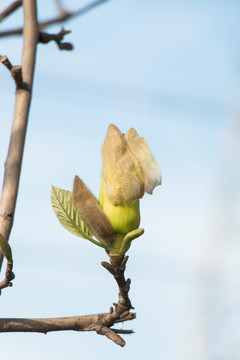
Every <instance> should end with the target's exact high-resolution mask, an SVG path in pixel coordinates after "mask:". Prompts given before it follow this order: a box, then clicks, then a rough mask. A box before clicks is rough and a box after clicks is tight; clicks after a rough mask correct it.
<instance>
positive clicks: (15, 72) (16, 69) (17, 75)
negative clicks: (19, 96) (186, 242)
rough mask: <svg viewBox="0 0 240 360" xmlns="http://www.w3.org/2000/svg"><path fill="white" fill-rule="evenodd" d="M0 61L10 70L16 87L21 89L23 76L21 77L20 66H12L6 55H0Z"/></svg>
mask: <svg viewBox="0 0 240 360" xmlns="http://www.w3.org/2000/svg"><path fill="white" fill-rule="evenodd" d="M0 61H1V63H2V64H3V65H5V66H6V68H7V69H8V70H9V71H10V73H11V75H12V77H13V79H14V81H15V84H16V87H17V88H18V89H21V88H22V87H23V78H22V67H21V66H19V65H15V66H13V65H12V64H11V62H10V61H9V59H8V58H7V56H5V55H4V56H0Z"/></svg>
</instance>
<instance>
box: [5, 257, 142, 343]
mask: <svg viewBox="0 0 240 360" xmlns="http://www.w3.org/2000/svg"><path fill="white" fill-rule="evenodd" d="M116 260H117V261H116ZM127 260H128V257H125V258H123V257H121V258H120V257H119V256H117V259H116V257H114V259H112V256H110V261H111V264H109V263H106V262H103V263H102V265H103V266H104V267H105V268H107V267H109V268H110V267H111V268H112V269H111V271H112V272H111V273H114V278H115V280H116V282H117V284H118V288H119V294H118V298H119V299H118V303H117V304H114V306H115V309H113V307H111V308H110V312H109V313H102V314H94V315H86V316H73V317H63V318H50V319H49V318H48V319H10V318H8V319H0V333H1V332H38V333H44V334H46V333H48V332H51V331H65V330H74V331H95V332H96V333H97V334H100V335H104V336H106V337H107V338H108V339H110V340H112V341H113V342H115V344H117V345H120V346H124V345H125V341H124V340H123V339H122V337H121V336H120V335H119V334H133V331H132V330H119V329H113V328H111V327H112V326H113V325H114V324H117V323H119V322H125V321H130V320H133V319H135V318H136V314H135V313H131V312H130V310H131V309H133V307H132V305H131V302H130V299H129V297H128V293H129V290H130V280H129V279H128V280H127V281H126V280H125V278H124V272H125V269H126V262H127ZM106 264H108V266H106Z"/></svg>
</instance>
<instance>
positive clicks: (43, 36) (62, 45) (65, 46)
mask: <svg viewBox="0 0 240 360" xmlns="http://www.w3.org/2000/svg"><path fill="white" fill-rule="evenodd" d="M70 33H71V31H69V30H64V29H62V30H61V31H59V33H57V34H48V33H46V32H43V31H40V32H39V39H38V42H39V43H42V44H47V43H49V42H50V41H55V42H56V44H57V46H58V47H59V49H60V50H73V45H72V44H71V43H68V42H62V40H63V38H64V36H65V35H68V34H70Z"/></svg>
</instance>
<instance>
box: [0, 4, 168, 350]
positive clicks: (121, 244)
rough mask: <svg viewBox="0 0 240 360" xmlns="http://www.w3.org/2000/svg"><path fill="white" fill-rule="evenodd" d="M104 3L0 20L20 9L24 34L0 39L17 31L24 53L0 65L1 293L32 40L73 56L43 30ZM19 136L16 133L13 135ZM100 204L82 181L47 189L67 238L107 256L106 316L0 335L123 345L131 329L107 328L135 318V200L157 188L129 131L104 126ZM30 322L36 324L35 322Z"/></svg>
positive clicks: (55, 321) (26, 324)
mask: <svg viewBox="0 0 240 360" xmlns="http://www.w3.org/2000/svg"><path fill="white" fill-rule="evenodd" d="M103 2H104V1H94V2H93V3H91V4H89V5H88V6H86V7H85V8H82V9H80V10H78V11H76V12H72V13H69V12H67V11H66V10H65V9H63V7H62V5H61V4H60V2H57V3H58V6H59V11H60V14H59V16H58V17H56V18H55V19H52V20H49V21H46V22H44V23H41V24H40V23H38V21H37V11H36V1H35V0H23V1H15V2H14V3H13V4H11V5H10V6H9V7H8V8H7V9H5V10H4V11H3V12H2V13H1V14H0V19H1V20H3V19H5V18H6V17H7V16H8V15H9V14H11V13H12V12H13V11H15V10H16V9H17V8H18V7H20V6H22V7H23V11H24V27H23V29H15V30H11V31H7V32H6V31H5V32H2V33H0V36H9V35H12V34H17V33H20V34H21V33H22V32H23V39H24V42H23V55H22V64H21V65H20V66H12V65H11V62H10V60H9V59H8V57H7V56H3V55H2V56H1V62H2V63H3V65H5V66H6V67H7V68H8V70H10V72H11V74H12V76H13V78H14V80H15V83H16V101H15V112H14V118H13V125H12V133H11V138H10V143H9V150H8V155H7V160H6V163H5V173H4V181H3V188H2V196H1V201H0V248H1V253H2V257H1V264H0V265H2V259H3V256H4V257H5V258H6V259H7V267H6V272H5V278H4V279H3V280H2V281H1V283H0V289H4V288H7V287H9V286H11V285H12V281H13V279H14V273H13V256H12V251H11V247H10V245H9V242H8V241H9V238H10V232H11V229H12V225H13V217H14V211H15V205H16V199H17V193H18V184H19V179H20V170H21V163H22V154H23V148H24V143H25V135H26V128H27V121H28V116H29V107H30V101H31V93H32V81H33V73H34V65H35V53H36V46H37V44H38V42H45V43H47V42H49V41H51V40H53V41H56V42H57V44H58V46H59V48H60V49H62V50H72V49H73V46H72V45H71V44H70V43H66V42H63V38H64V36H65V35H66V34H68V33H69V31H65V30H61V32H60V33H59V34H56V35H53V34H47V33H45V32H44V33H43V32H42V29H43V28H45V27H46V26H47V25H50V24H52V23H57V22H61V21H64V20H66V19H68V18H69V17H73V16H75V15H80V14H83V13H85V12H86V11H88V10H90V9H92V8H94V7H96V6H97V5H100V4H101V3H103ZM16 130H17V131H16ZM101 180H102V181H101V186H100V191H99V200H97V199H96V198H95V196H94V195H93V194H92V193H91V191H90V190H89V189H88V188H87V186H86V185H85V184H84V183H83V181H82V180H81V179H80V178H79V177H78V176H75V180H74V184H73V190H72V192H71V191H67V190H63V189H60V188H56V187H54V186H53V187H52V191H51V202H52V207H53V210H54V212H55V214H56V216H57V218H58V220H59V221H60V223H61V224H62V225H63V226H64V227H65V228H66V229H67V230H68V231H70V232H71V233H73V234H74V235H77V236H79V237H81V238H85V239H87V240H89V241H90V242H91V243H93V244H94V245H97V246H99V247H100V248H102V249H103V250H105V252H106V253H107V255H108V257H109V262H106V261H103V262H102V266H103V267H104V268H106V269H107V270H108V271H109V273H110V274H111V275H112V276H113V277H114V279H115V281H116V282H117V285H118V289H119V293H118V301H117V303H114V304H113V305H114V307H110V311H109V312H108V313H101V314H94V315H86V316H77V317H76V316H74V317H67V318H66V317H65V318H48V319H0V332H41V333H47V332H49V331H59V330H76V331H95V332H97V333H98V334H101V335H105V336H107V337H108V338H109V339H111V340H112V341H114V342H115V343H116V344H118V345H120V346H124V345H125V341H124V340H123V339H122V337H121V336H120V334H131V333H132V330H118V329H116V328H113V326H114V325H115V324H117V323H119V322H124V321H128V320H132V319H134V318H135V313H133V312H131V310H132V309H134V308H133V306H132V304H131V301H130V298H129V290H130V279H125V270H126V263H127V261H128V256H127V255H126V253H127V251H128V249H129V248H130V246H131V244H132V241H133V240H134V239H136V238H138V237H139V236H141V235H142V234H143V232H144V230H143V229H139V226H140V212H139V199H141V198H142V197H143V195H144V193H145V192H147V193H149V194H152V192H153V189H154V188H155V187H156V186H158V185H160V184H161V171H160V168H159V166H158V164H157V163H156V161H155V160H154V158H153V155H152V153H151V151H150V149H149V147H148V145H147V143H146V141H145V139H144V138H143V137H140V136H139V135H138V133H137V131H136V130H134V129H130V130H129V131H128V132H127V133H126V134H125V135H124V134H122V133H121V131H120V130H119V129H118V128H117V127H116V126H115V125H113V124H111V125H109V128H108V131H107V135H106V138H105V141H104V143H103V147H102V178H101ZM33 320H34V321H33Z"/></svg>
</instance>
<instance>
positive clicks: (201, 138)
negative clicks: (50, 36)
mask: <svg viewBox="0 0 240 360" xmlns="http://www.w3.org/2000/svg"><path fill="white" fill-rule="evenodd" d="M8 4H9V1H7V0H2V1H1V4H0V6H1V8H0V11H1V10H3V9H4V8H5V7H6V5H8ZM64 4H65V5H66V8H67V9H70V10H71V9H72V10H74V9H76V7H78V8H79V7H81V6H83V5H85V4H86V2H84V1H79V2H78V4H76V1H73V0H66V1H65V2H64ZM38 13H39V19H40V20H44V19H46V18H49V17H52V16H54V15H56V14H57V10H56V6H55V3H54V1H46V0H42V1H39V2H38ZM239 13H240V2H239V1H238V0H235V1H234V0H220V1H214V0H201V1H200V0H195V1H194V0H185V1H184V0H183V1H177V0H175V1H174V0H169V1H161V0H160V1H156V0H149V1H142V0H140V1H136V0H132V1H127V0H122V1H120V0H112V1H108V2H106V3H104V4H103V5H101V6H99V7H97V8H96V9H94V10H92V11H91V12H89V13H87V14H86V15H84V16H82V17H78V18H75V19H73V20H71V21H69V22H68V23H66V24H64V28H65V29H67V30H71V31H72V33H71V34H70V35H68V36H66V37H65V40H66V41H69V42H72V43H73V44H74V51H72V52H64V51H59V50H58V48H57V46H56V44H55V43H49V44H48V45H42V44H39V46H38V53H37V63H36V73H35V80H34V91H33V100H32V105H31V112H30V119H29V127H28V133H27V142H26V147H25V153H24V161H23V168H22V175H21V183H20V190H19V197H18V202H17V209H16V215H15V223H14V227H13V231H12V235H11V246H12V250H13V254H14V272H15V274H16V279H15V280H14V286H13V287H12V288H9V289H6V290H3V292H2V296H1V298H0V301H1V307H0V316H1V317H55V316H74V315H85V314H91V313H97V312H106V311H108V310H109V307H110V306H111V304H112V302H115V301H116V300H117V287H116V285H115V283H114V281H113V279H112V278H111V276H110V275H109V274H108V273H107V272H106V270H105V269H104V268H102V267H101V266H100V262H101V261H103V260H107V256H106V254H105V253H104V251H102V250H101V249H100V248H97V247H96V246H94V245H92V244H91V243H89V242H87V240H84V239H81V238H78V237H76V236H74V235H72V234H71V233H68V232H67V231H66V230H65V229H64V228H63V227H62V226H61V225H60V223H59V222H58V220H57V218H56V217H55V214H54V212H53V210H52V208H51V204H50V191H51V185H54V186H57V187H60V188H64V189H67V190H71V189H72V183H73V179H74V176H75V175H76V174H77V175H79V176H80V177H81V178H82V179H83V180H84V181H85V183H86V184H87V185H88V187H89V188H90V189H91V190H92V192H93V193H94V194H95V195H96V196H98V191H99V185H100V176H101V153H100V151H101V146H102V144H103V141H104V138H105V135H106V132H107V128H108V125H109V124H110V123H114V124H115V125H117V126H118V127H119V128H120V130H121V131H122V132H126V131H127V130H128V129H129V128H131V127H134V128H135V129H136V130H137V131H138V133H139V134H140V135H141V136H144V137H145V139H146V140H147V142H148V144H149V146H150V148H151V149H152V152H153V154H154V156H155V158H156V160H157V162H158V163H159V165H160V167H161V169H162V174H163V184H162V186H159V187H158V188H156V189H155V190H154V194H153V195H151V196H150V195H146V196H145V197H144V198H143V199H142V201H141V218H142V220H141V227H143V228H144V229H145V234H144V236H142V237H141V238H139V239H137V240H136V241H134V243H133V245H132V247H131V249H130V251H129V255H130V259H129V262H128V267H127V272H126V274H127V276H129V277H130V278H131V279H132V285H131V291H130V298H131V300H132V303H133V306H134V307H135V309H136V312H137V319H136V320H134V321H132V322H129V323H125V324H124V325H123V328H124V329H128V328H129V329H133V330H134V331H135V334H134V335H131V336H125V340H126V342H127V344H126V346H125V348H119V347H117V346H116V345H115V344H114V343H112V342H110V341H108V340H107V339H106V338H104V337H101V336H98V335H96V334H95V333H77V332H60V333H49V334H48V335H46V336H45V335H42V334H13V333H12V334H0V346H1V356H2V357H3V358H8V360H13V359H16V358H19V357H22V358H24V359H25V360H30V359H33V358H34V359H36V360H38V359H39V360H40V359H43V358H44V359H58V360H62V359H66V358H68V359H73V360H75V359H79V358H83V357H84V358H86V359H96V358H98V359H105V360H108V359H116V360H117V359H122V356H125V357H126V358H129V359H130V358H133V357H134V358H137V359H138V360H143V359H146V358H149V359H151V360H159V359H162V360H166V359H167V360H192V359H194V360H225V359H226V360H230V359H231V360H235V359H236V360H237V359H239V353H240V327H239V323H240V284H239V275H240V241H239V239H240V211H239V210H240V182H239V177H240V120H239V119H240V103H239V94H240V50H239V46H240V25H239V24H240V23H239ZM21 23H22V11H21V9H19V10H18V12H16V13H15V14H14V15H12V16H11V17H9V19H8V20H6V21H4V22H3V23H2V24H1V27H0V30H1V31H2V30H4V29H9V28H13V27H15V26H17V25H20V24H21ZM60 29H61V25H55V26H52V27H50V28H48V32H49V33H57V32H59V30H60ZM0 44H1V45H0V54H1V55H7V56H8V57H9V59H10V61H11V62H12V64H14V65H15V64H19V63H20V61H21V47H22V39H21V37H12V38H5V39H4V38H1V43H0ZM0 84H1V86H0V109H1V117H0V161H1V167H0V177H1V179H2V178H3V172H4V161H5V159H6V155H7V147H8V141H9V136H10V130H11V122H12V116H13V108H14V93H15V86H14V82H13V80H12V78H11V77H10V74H9V72H8V71H7V70H6V68H5V67H4V66H1V67H0Z"/></svg>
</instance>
